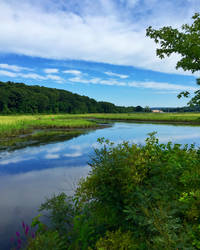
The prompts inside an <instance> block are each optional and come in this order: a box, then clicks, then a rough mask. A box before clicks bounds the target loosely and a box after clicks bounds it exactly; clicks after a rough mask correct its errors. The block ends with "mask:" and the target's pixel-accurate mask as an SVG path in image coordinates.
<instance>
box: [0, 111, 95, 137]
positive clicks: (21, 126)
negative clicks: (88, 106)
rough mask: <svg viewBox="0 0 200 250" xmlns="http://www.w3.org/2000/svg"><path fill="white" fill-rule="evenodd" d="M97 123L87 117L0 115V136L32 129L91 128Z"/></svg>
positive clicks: (13, 134)
mask: <svg viewBox="0 0 200 250" xmlns="http://www.w3.org/2000/svg"><path fill="white" fill-rule="evenodd" d="M97 126H98V124H97V123H96V122H94V121H88V120H87V119H73V118H72V116H68V115H66V116H63V115H16V116H0V137H9V136H16V135H19V134H23V133H29V132H32V131H33V130H34V129H47V128H51V129H58V128H62V129H72V128H73V129H74V128H92V127H97Z"/></svg>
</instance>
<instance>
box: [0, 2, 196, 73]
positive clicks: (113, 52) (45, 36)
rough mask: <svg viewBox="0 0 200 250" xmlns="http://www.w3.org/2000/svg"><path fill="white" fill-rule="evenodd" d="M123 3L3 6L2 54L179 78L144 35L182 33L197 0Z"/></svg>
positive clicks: (171, 62) (172, 61)
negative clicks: (161, 30) (167, 28)
mask: <svg viewBox="0 0 200 250" xmlns="http://www.w3.org/2000/svg"><path fill="white" fill-rule="evenodd" d="M123 2H126V7H125V8H123V6H120V8H119V6H118V5H117V3H118V1H115V0H96V1H92V0H82V1H76V0H69V1H68V2H67V3H65V2H64V1H61V0H58V1H57V2H56V3H55V4H54V3H53V1H50V0H45V1H30V0H27V1H20V2H19V1H14V0H1V1H0V9H1V16H0V22H1V23H2V24H3V25H1V26H0V37H1V40H0V52H2V53H16V54H23V55H28V56H38V57H43V58H54V59H75V60H88V61H95V62H104V63H111V64H119V65H130V66H136V67H142V68H145V69H152V70H157V71H162V72H169V73H177V71H176V70H175V64H176V61H177V56H176V55H174V56H172V57H170V58H167V59H166V60H160V59H158V58H157V57H156V55H155V49H156V45H155V43H154V42H153V41H152V40H151V39H149V38H146V37H145V30H146V28H147V27H148V26H149V25H152V26H153V27H155V28H158V27H161V26H164V25H172V26H175V27H180V26H181V24H183V23H186V22H191V16H192V14H193V13H194V12H198V11H199V10H200V5H199V4H198V0H190V1H185V0H177V1H170V0H166V1H159V0H143V1H136V0H124V1H123ZM138 4H142V6H139V7H140V8H139V7H138ZM47 6H48V11H47ZM166 9H167V11H166ZM77 13H79V14H77ZM178 73H180V74H183V73H184V72H183V71H178Z"/></svg>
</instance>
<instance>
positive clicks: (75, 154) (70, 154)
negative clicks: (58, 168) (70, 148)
mask: <svg viewBox="0 0 200 250" xmlns="http://www.w3.org/2000/svg"><path fill="white" fill-rule="evenodd" d="M82 155H83V154H82V153H81V152H75V153H69V154H64V156H65V157H80V156H82Z"/></svg>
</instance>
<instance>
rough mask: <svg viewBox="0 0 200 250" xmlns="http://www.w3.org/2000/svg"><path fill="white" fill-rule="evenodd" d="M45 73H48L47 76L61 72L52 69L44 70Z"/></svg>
mask: <svg viewBox="0 0 200 250" xmlns="http://www.w3.org/2000/svg"><path fill="white" fill-rule="evenodd" d="M44 72H45V73H47V74H53V73H58V72H59V70H58V69H53V68H50V69H44Z"/></svg>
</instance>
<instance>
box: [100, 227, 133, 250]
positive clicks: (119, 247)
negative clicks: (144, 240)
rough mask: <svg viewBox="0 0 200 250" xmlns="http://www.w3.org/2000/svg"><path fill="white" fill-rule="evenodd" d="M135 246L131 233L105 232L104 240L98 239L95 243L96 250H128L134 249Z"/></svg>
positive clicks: (119, 231)
mask: <svg viewBox="0 0 200 250" xmlns="http://www.w3.org/2000/svg"><path fill="white" fill-rule="evenodd" d="M136 247H137V245H135V244H134V242H133V238H132V235H131V232H125V233H123V232H121V230H120V229H119V230H117V231H115V232H109V231H108V232H106V235H105V237H104V238H100V239H99V240H98V241H97V243H96V249H97V250H125V249H126V250H128V249H132V250H133V249H134V248H135V249H136Z"/></svg>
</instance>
